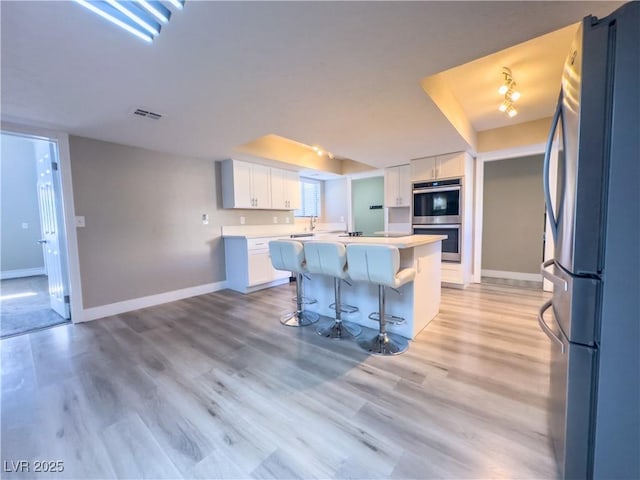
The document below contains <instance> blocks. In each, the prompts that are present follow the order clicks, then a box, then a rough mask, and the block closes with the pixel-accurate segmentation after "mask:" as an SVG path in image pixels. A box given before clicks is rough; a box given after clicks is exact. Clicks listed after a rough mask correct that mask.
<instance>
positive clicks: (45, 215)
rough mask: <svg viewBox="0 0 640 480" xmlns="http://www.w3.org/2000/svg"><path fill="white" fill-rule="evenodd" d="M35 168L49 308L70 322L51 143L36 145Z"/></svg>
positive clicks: (55, 160) (55, 162)
mask: <svg viewBox="0 0 640 480" xmlns="http://www.w3.org/2000/svg"><path fill="white" fill-rule="evenodd" d="M35 149H36V169H37V173H38V183H37V185H38V204H39V207H40V228H41V231H42V238H41V240H39V241H38V243H40V244H42V253H43V255H44V264H45V269H46V271H47V277H48V281H49V300H50V303H51V308H52V309H53V310H54V311H55V312H56V313H57V314H58V315H60V316H61V317H62V318H64V319H65V320H66V319H69V317H70V316H71V314H70V308H69V307H70V305H69V292H68V287H67V285H68V284H67V281H66V279H67V272H66V268H65V266H66V250H65V249H64V238H63V234H62V233H61V231H62V230H61V229H60V228H59V225H60V223H59V222H61V220H62V209H61V205H59V203H60V202H59V201H57V200H58V199H60V198H61V196H60V195H56V193H60V177H59V171H58V148H57V145H56V144H55V143H54V142H50V141H38V142H36V147H35Z"/></svg>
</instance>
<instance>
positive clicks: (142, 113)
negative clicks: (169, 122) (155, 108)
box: [133, 108, 162, 120]
mask: <svg viewBox="0 0 640 480" xmlns="http://www.w3.org/2000/svg"><path fill="white" fill-rule="evenodd" d="M133 114H134V115H135V116H137V117H144V118H150V119H151V120H160V119H161V118H162V115H161V114H160V113H156V112H152V111H150V110H145V109H144V108H136V109H135V110H134V111H133Z"/></svg>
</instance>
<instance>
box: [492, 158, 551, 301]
mask: <svg viewBox="0 0 640 480" xmlns="http://www.w3.org/2000/svg"><path fill="white" fill-rule="evenodd" d="M543 160H544V155H542V154H536V155H529V156H523V157H517V158H510V159H505V160H497V161H492V162H487V163H485V165H484V185H483V201H482V203H483V217H482V222H483V225H482V257H481V262H482V267H481V273H482V282H483V283H500V284H506V285H513V286H520V287H530V288H536V289H542V277H541V275H540V264H541V263H542V262H543V258H544V234H545V232H544V230H545V220H546V218H545V208H544V193H543V189H542V164H543Z"/></svg>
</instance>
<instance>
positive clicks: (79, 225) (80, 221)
mask: <svg viewBox="0 0 640 480" xmlns="http://www.w3.org/2000/svg"><path fill="white" fill-rule="evenodd" d="M85 225H86V224H85V221H84V217H83V216H76V227H77V228H84V227H85Z"/></svg>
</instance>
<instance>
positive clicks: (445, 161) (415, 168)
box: [411, 152, 466, 181]
mask: <svg viewBox="0 0 640 480" xmlns="http://www.w3.org/2000/svg"><path fill="white" fill-rule="evenodd" d="M465 155H466V154H465V152H456V153H448V154H446V155H437V156H434V157H424V158H416V159H415V160H411V179H412V180H413V181H421V180H439V179H443V178H455V177H464V174H465Z"/></svg>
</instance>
